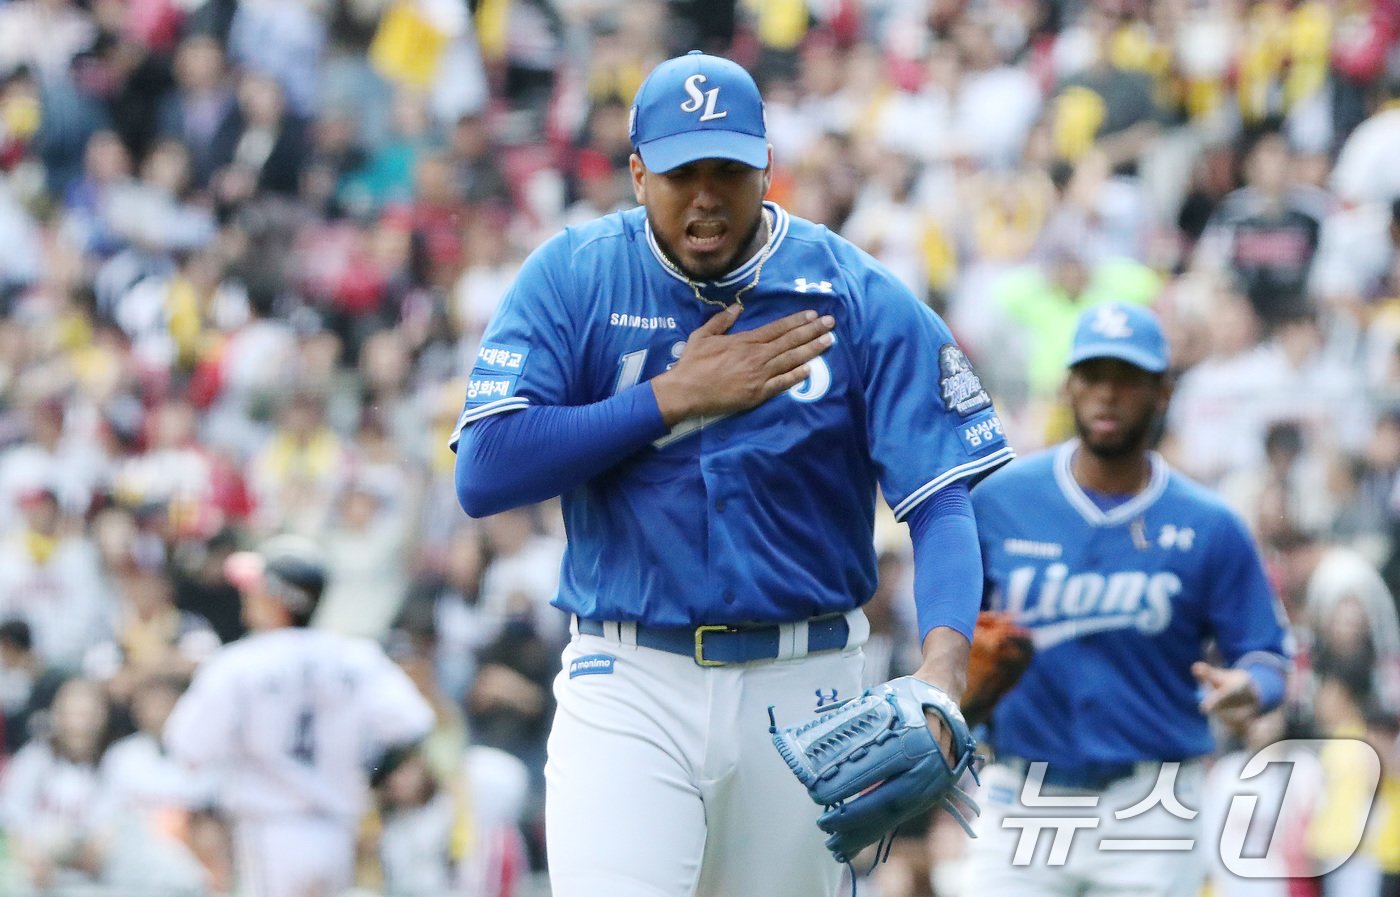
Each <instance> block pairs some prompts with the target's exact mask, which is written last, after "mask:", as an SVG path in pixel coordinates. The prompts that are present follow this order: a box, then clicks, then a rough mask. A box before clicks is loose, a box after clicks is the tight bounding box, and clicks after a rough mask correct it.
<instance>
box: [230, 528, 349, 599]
mask: <svg viewBox="0 0 1400 897" xmlns="http://www.w3.org/2000/svg"><path fill="white" fill-rule="evenodd" d="M224 578H225V579H227V580H228V581H229V583H231V584H232V585H233V586H234V587H235V588H237V589H239V590H240V591H248V590H251V589H254V588H258V587H261V588H263V589H264V590H266V591H267V592H268V593H269V594H271V595H272V596H274V597H275V598H277V599H278V600H279V601H281V602H282V604H283V605H285V606H286V608H287V609H288V610H289V611H291V612H292V613H293V614H296V615H298V616H304V615H307V614H310V613H311V611H313V610H315V609H316V604H317V602H318V601H320V600H321V592H322V591H324V590H325V587H326V568H325V562H324V561H323V560H322V559H321V553H320V550H319V549H318V548H317V547H316V544H315V543H314V542H312V541H311V540H309V539H306V538H303V537H301V536H295V535H290V534H288V535H281V536H274V537H272V538H271V539H268V540H267V542H266V543H265V544H263V545H262V546H261V547H260V548H258V550H257V551H235V552H234V553H233V554H231V555H229V556H228V558H227V559H226V560H225V561H224Z"/></svg>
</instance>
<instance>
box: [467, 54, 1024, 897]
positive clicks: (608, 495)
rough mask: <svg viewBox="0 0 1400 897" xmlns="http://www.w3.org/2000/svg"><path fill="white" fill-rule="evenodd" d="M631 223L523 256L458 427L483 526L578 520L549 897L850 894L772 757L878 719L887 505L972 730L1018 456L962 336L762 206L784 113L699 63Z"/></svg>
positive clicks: (655, 78)
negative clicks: (869, 691)
mask: <svg viewBox="0 0 1400 897" xmlns="http://www.w3.org/2000/svg"><path fill="white" fill-rule="evenodd" d="M631 131H632V140H633V144H634V147H635V150H636V152H635V154H634V155H633V156H632V158H631V174H632V184H633V188H634V191H635V194H636V198H637V201H638V203H640V205H641V208H637V209H633V210H630V211H626V212H622V213H618V214H613V215H609V216H607V217H604V218H602V219H599V220H597V221H594V222H591V223H588V224H585V225H583V226H580V227H576V228H570V229H568V230H566V231H564V232H563V233H562V234H560V235H559V236H557V237H555V238H554V239H552V240H551V241H549V242H548V243H546V244H545V245H544V246H542V247H541V248H540V249H539V250H537V251H536V252H535V253H533V254H532V255H531V257H530V258H529V259H528V260H527V261H526V263H525V265H524V267H523V269H522V270H521V273H520V276H519V279H518V280H517V282H516V283H515V284H514V286H513V287H512V289H511V290H510V292H509V294H508V295H507V296H506V298H505V300H504V301H503V303H502V305H501V308H500V310H499V311H498V312H497V314H496V316H495V318H494V319H493V321H492V322H491V324H490V326H489V327H488V329H487V332H486V334H485V335H484V341H483V343H482V346H481V350H480V352H479V353H478V355H477V357H476V360H475V367H474V369H473V370H472V373H471V378H470V386H469V387H468V394H467V402H466V408H465V410H464V412H463V414H462V418H461V425H460V427H459V437H460V441H459V443H457V444H456V447H457V452H458V456H457V490H458V496H459V498H460V500H461V502H462V505H463V507H464V508H465V509H466V510H467V512H468V513H469V514H471V515H473V516H482V515H486V514H491V513H495V512H497V511H500V510H502V509H505V508H508V507H512V506H515V505H520V504H525V503H527V502H534V501H539V500H541V499H544V498H547V497H549V496H554V495H562V502H563V510H564V519H565V524H566V526H567V532H568V548H567V552H566V554H565V558H564V562H563V570H562V576H561V582H560V587H559V594H558V597H557V599H556V601H555V603H556V604H557V605H558V606H559V607H561V608H563V609H564V610H566V611H568V612H570V613H571V614H572V615H573V620H574V623H573V630H574V638H573V640H572V642H571V643H570V644H569V645H568V647H567V648H566V650H565V654H564V658H563V660H564V663H563V670H562V672H561V673H560V675H559V678H558V680H557V682H556V686H555V692H556V695H557V698H558V711H557V713H556V716H555V720H554V726H553V729H552V732H551V736H550V741H549V759H548V763H547V766H546V785H547V791H546V829H547V831H546V840H547V847H548V854H549V866H550V875H551V881H552V888H553V893H554V895H555V897H597V895H600V894H607V895H610V897H690V895H696V894H698V895H709V897H719V895H724V897H734V895H744V894H755V895H756V894H762V895H764V897H823V895H828V894H831V893H833V892H834V890H835V888H836V886H837V884H838V881H839V873H840V867H839V866H838V865H837V864H836V863H835V862H834V861H833V860H832V858H831V856H830V855H829V854H828V853H827V851H826V850H825V848H824V846H823V835H822V833H821V832H820V831H819V830H818V829H817V827H816V825H815V824H814V823H815V820H816V817H817V815H818V811H819V808H818V807H817V806H816V805H815V804H813V803H812V801H811V800H810V798H809V797H808V795H807V793H806V791H805V789H803V788H802V787H801V786H800V785H799V783H798V782H797V781H795V780H794V778H793V776H792V774H791V773H790V772H789V770H788V769H787V767H786V765H785V763H784V762H783V760H782V759H781V757H780V756H779V755H778V753H777V752H776V751H774V750H773V745H772V743H771V740H770V737H769V734H768V707H769V706H770V705H772V706H773V707H774V708H775V712H776V713H777V714H778V717H779V720H780V721H781V722H784V723H787V722H796V721H798V720H801V719H803V718H806V717H809V716H810V715H811V714H812V712H813V710H814V709H815V708H817V707H819V706H823V705H827V704H830V703H832V702H834V701H839V700H842V699H845V698H850V697H854V696H855V695H857V694H858V693H859V692H860V683H861V676H860V674H861V667H862V663H863V660H862V655H861V650H860V646H861V645H862V643H863V642H864V641H865V638H866V636H867V635H868V633H869V624H868V622H867V621H866V619H865V616H864V614H863V613H862V612H861V611H860V606H861V605H862V604H863V603H864V602H866V601H868V600H869V599H870V597H871V595H872V593H873V591H874V588H875V551H874V547H873V515H874V510H875V502H876V498H877V490H878V491H879V492H882V493H883V496H884V498H885V500H887V501H888V502H889V503H890V504H891V506H892V507H893V508H894V510H895V513H896V515H897V516H898V517H899V518H900V519H903V520H906V521H908V522H909V524H910V527H911V531H912V533H913V539H914V545H915V561H916V566H917V574H916V581H915V591H916V593H917V603H918V617H919V621H920V627H921V630H922V633H921V634H922V636H923V645H922V646H923V651H924V653H923V662H922V664H921V666H920V669H919V670H917V671H916V673H917V675H919V676H920V677H921V678H923V679H925V680H926V681H928V682H930V683H932V684H934V685H936V686H939V687H941V688H943V689H944V690H945V691H947V692H948V693H949V694H950V695H952V696H953V698H954V699H955V700H956V698H957V697H958V696H959V694H960V693H961V690H962V688H963V681H964V678H965V667H966V658H967V651H968V637H969V635H970V633H971V632H972V627H973V624H974V622H975V619H976V614H977V609H978V604H979V601H980V595H981V582H982V573H981V562H980V557H979V555H978V551H977V535H976V526H975V523H974V521H973V519H972V516H971V502H970V498H969V495H968V489H969V487H970V485H971V483H973V482H974V481H975V480H976V479H978V478H979V477H981V476H982V475H984V474H986V473H987V472H989V471H991V470H992V469H994V468H996V467H998V466H999V465H1001V464H1002V463H1004V462H1005V461H1007V460H1009V459H1010V458H1011V456H1012V452H1011V449H1010V448H1009V447H1008V446H1007V444H1006V441H1005V439H1004V437H1003V435H1002V428H1001V422H1000V421H999V420H998V418H997V415H996V411H995V409H994V408H993V407H992V403H991V400H990V399H989V398H988V396H987V393H986V392H985V391H984V390H983V388H982V385H981V383H980V382H979V381H978V378H977V375H976V373H975V372H974V371H973V370H972V368H971V366H970V365H969V364H968V361H967V358H966V357H965V356H964V355H963V353H962V351H961V350H960V349H959V348H958V346H957V344H956V342H955V341H954V340H953V338H952V336H951V335H950V334H949V332H948V329H947V327H946V326H945V325H944V323H943V321H942V320H940V319H939V318H938V316H937V315H935V314H934V313H933V312H932V311H930V310H929V309H928V308H927V307H926V306H924V305H923V304H922V303H921V302H919V301H918V300H917V299H916V298H915V297H914V296H913V295H912V294H911V293H910V292H909V291H908V290H907V289H906V288H904V287H903V286H901V285H900V283H899V281H898V280H896V279H895V278H894V277H893V276H892V275H891V274H890V272H889V271H887V270H886V269H885V268H884V267H882V266H881V265H880V264H879V263H877V262H876V261H875V260H874V259H872V258H871V257H870V256H869V255H867V254H865V253H863V252H861V251H860V250H858V249H856V248H855V247H854V246H852V245H851V244H849V243H848V242H846V241H845V240H843V239H841V238H840V237H838V236H836V235H834V234H832V233H830V232H829V231H827V230H826V229H825V228H822V227H819V226H817V225H815V224H812V223H811V222H808V221H803V220H800V219H798V218H794V217H793V216H791V215H789V214H788V213H787V212H786V211H784V210H783V209H782V208H780V207H779V206H777V205H776V204H773V203H766V202H764V194H765V193H766V191H767V188H768V185H769V179H770V176H771V170H772V151H771V148H770V147H769V145H768V142H767V137H766V132H765V126H764V119H763V101H762V98H761V97H760V95H759V92H758V88H757V86H756V85H755V84H754V82H753V80H752V78H750V77H749V75H748V74H747V73H746V72H744V70H743V69H742V68H740V67H739V66H737V65H735V64H734V63H732V62H729V61H727V60H723V59H719V58H716V57H712V56H706V55H702V54H699V53H692V54H688V55H685V56H681V57H678V58H675V59H672V60H669V61H667V62H664V63H662V64H661V65H660V66H658V67H657V68H656V69H654V70H653V71H652V73H651V74H650V75H649V76H648V77H647V79H646V81H645V83H644V84H643V85H642V87H641V88H640V90H639V91H638V93H637V98H636V102H635V104H634V106H633V109H632V123H631Z"/></svg>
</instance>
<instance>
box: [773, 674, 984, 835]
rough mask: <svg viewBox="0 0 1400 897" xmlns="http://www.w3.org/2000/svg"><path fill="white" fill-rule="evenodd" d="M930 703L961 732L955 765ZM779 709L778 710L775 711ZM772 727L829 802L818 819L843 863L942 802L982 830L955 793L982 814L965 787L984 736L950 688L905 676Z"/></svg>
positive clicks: (811, 787) (794, 764)
mask: <svg viewBox="0 0 1400 897" xmlns="http://www.w3.org/2000/svg"><path fill="white" fill-rule="evenodd" d="M926 708H927V709H930V710H932V711H934V712H935V713H936V714H938V716H939V717H941V718H942V720H943V725H944V727H945V728H947V730H948V732H949V733H950V734H951V736H952V754H953V757H954V758H955V759H954V761H953V765H952V766H949V765H948V761H947V760H946V759H945V758H944V756H943V751H942V750H941V749H940V748H939V746H938V739H937V736H936V734H935V733H934V732H933V731H931V730H930V729H929V725H928V719H927V718H926V717H925V716H924V710H925V709H926ZM772 713H773V711H772V708H769V716H770V718H771V717H772ZM768 731H769V732H770V733H771V734H772V736H773V744H774V745H775V746H776V747H777V748H778V753H780V754H782V756H783V760H785V761H786V762H787V765H788V767H789V768H791V769H792V772H793V774H794V775H795V776H797V779H798V781H800V782H801V783H802V784H803V785H804V786H806V788H807V793H808V794H810V795H811V797H812V800H814V801H816V802H817V803H818V804H820V805H821V806H823V807H826V812H824V813H822V815H821V816H820V817H819V818H818V819H817V825H818V826H819V827H820V828H821V830H822V831H824V832H826V833H827V835H828V836H829V837H828V838H827V839H826V846H827V849H828V850H830V851H831V853H832V855H833V856H835V857H836V861H837V862H838V863H848V862H850V861H851V858H852V857H854V856H855V855H856V854H857V853H859V852H860V851H861V850H862V849H863V848H865V847H867V846H868V845H871V844H874V843H876V842H877V841H882V840H884V839H885V838H886V837H887V836H889V835H890V834H891V833H892V832H893V831H894V829H895V827H896V826H898V825H899V824H900V823H902V822H904V821H906V820H908V819H912V818H913V817H915V816H917V815H919V814H920V813H925V812H927V811H928V810H930V809H932V808H933V807H936V806H937V807H942V808H943V809H945V810H947V811H948V812H949V813H950V814H951V815H952V817H953V818H954V819H955V820H957V822H958V823H959V824H960V825H961V826H962V827H963V828H964V829H965V830H966V831H967V833H968V834H972V828H971V826H970V825H969V824H968V822H967V819H966V817H965V816H964V815H963V811H962V810H961V809H960V808H959V807H958V805H957V804H956V803H955V802H954V799H955V798H956V799H957V800H958V801H960V802H961V803H963V804H965V805H966V806H967V807H968V808H969V809H971V811H972V812H973V814H976V813H978V812H980V810H979V808H978V806H977V804H975V803H974V802H973V801H972V799H971V798H970V797H968V795H967V794H966V793H965V792H963V791H962V789H960V788H958V779H959V778H960V777H961V776H962V774H963V771H964V770H966V769H968V768H969V767H971V766H972V764H973V760H974V758H975V756H976V755H975V749H976V743H975V742H974V741H973V740H972V736H971V734H969V732H968V730H967V723H965V722H964V721H963V718H962V714H961V713H960V712H959V711H958V707H957V705H956V704H954V703H953V701H952V699H951V698H949V697H948V696H947V695H946V694H944V693H943V691H942V690H941V689H939V688H936V687H934V686H932V685H929V684H928V683H927V682H923V681H922V680H919V679H915V678H914V677H912V676H902V677H900V678H898V679H893V680H891V681H889V682H886V683H885V684H884V685H880V686H876V687H875V688H870V689H866V691H865V693H864V694H862V695H861V696H860V697H857V698H852V699H850V700H848V701H843V702H841V703H839V704H836V705H834V706H833V707H832V708H831V709H828V710H826V711H824V712H822V713H821V715H819V716H818V717H817V718H815V719H813V720H809V721H807V722H804V723H801V724H799V725H795V726H787V727H784V728H781V729H780V728H778V726H777V724H776V722H775V723H774V724H773V725H771V726H769V729H768ZM976 774H977V773H976V769H973V776H974V777H975V776H976Z"/></svg>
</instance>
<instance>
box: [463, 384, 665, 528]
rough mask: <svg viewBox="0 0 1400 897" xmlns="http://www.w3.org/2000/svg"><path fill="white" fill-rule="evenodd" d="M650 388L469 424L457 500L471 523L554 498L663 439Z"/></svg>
mask: <svg viewBox="0 0 1400 897" xmlns="http://www.w3.org/2000/svg"><path fill="white" fill-rule="evenodd" d="M666 429H667V428H666V424H665V423H664V422H663V421H662V419H661V409H660V408H658V407H657V405H656V396H655V395H654V394H653V393H652V389H651V385H650V384H649V383H643V384H641V385H639V386H636V387H633V388H632V389H627V390H623V391H622V392H620V393H618V394H617V395H615V396H611V397H609V398H607V399H604V400H603V401H601V402H594V403H593V404H591V405H532V406H530V407H528V408H523V409H521V410H519V411H511V412H505V413H502V414H494V415H492V416H490V417H486V418H482V419H481V420H479V421H477V422H476V423H474V424H471V425H470V426H468V427H467V428H466V430H465V431H464V432H463V433H462V438H461V441H460V442H459V443H458V446H457V466H456V470H455V474H456V485H457V501H458V502H460V503H461V505H462V510H464V511H466V512H467V514H468V515H469V516H471V517H489V516H490V515H492V514H498V513H500V512H501V511H505V510H509V509H510V508H517V507H520V506H521V505H528V504H533V503H535V502H539V501H544V500H545V499H547V498H553V497H554V496H556V495H560V494H563V493H565V492H568V491H569V490H571V489H573V488H575V487H576V486H579V485H581V484H583V483H585V482H587V481H588V480H590V479H592V478H593V477H595V476H597V475H598V474H599V473H602V472H603V471H604V470H607V469H608V468H609V467H611V466H612V465H614V464H616V463H617V462H619V461H621V460H622V459H623V458H626V457H627V456H628V455H630V454H632V453H633V452H635V451H637V450H638V449H640V448H642V447H643V446H644V445H646V444H647V443H649V442H651V441H652V440H654V439H656V438H658V437H660V436H662V435H663V434H664V433H665V432H666Z"/></svg>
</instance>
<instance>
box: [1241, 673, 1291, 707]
mask: <svg viewBox="0 0 1400 897" xmlns="http://www.w3.org/2000/svg"><path fill="white" fill-rule="evenodd" d="M1244 669H1245V671H1247V672H1248V673H1249V675H1250V677H1251V678H1253V679H1254V688H1255V690H1256V691H1257V692H1258V693H1259V712H1260V713H1268V712H1269V711H1270V710H1273V709H1274V708H1275V707H1277V706H1278V705H1279V704H1282V703H1283V692H1284V687H1285V684H1286V682H1285V674H1284V671H1283V670H1282V669H1281V668H1280V667H1278V666H1274V665H1273V664H1267V663H1247V664H1245V665H1244Z"/></svg>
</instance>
